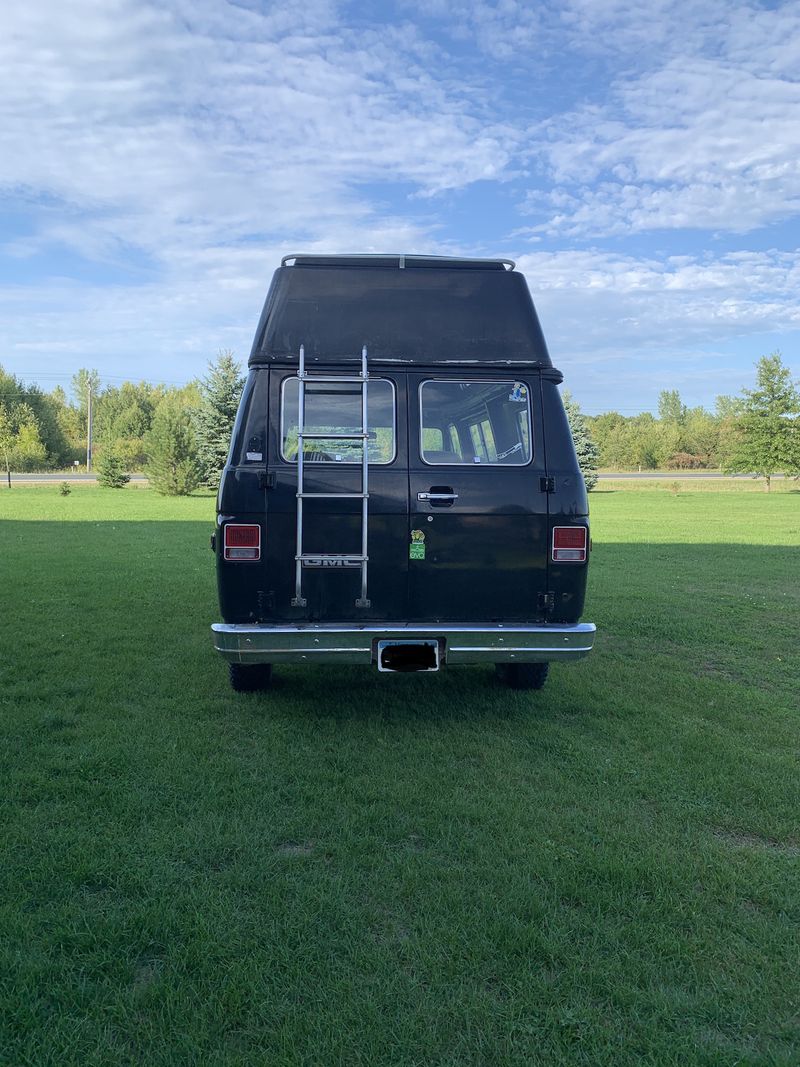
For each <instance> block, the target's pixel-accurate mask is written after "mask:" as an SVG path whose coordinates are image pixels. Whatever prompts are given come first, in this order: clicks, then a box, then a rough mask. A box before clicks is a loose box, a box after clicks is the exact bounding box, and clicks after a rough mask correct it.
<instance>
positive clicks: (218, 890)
mask: <svg viewBox="0 0 800 1067" xmlns="http://www.w3.org/2000/svg"><path fill="white" fill-rule="evenodd" d="M592 513H593V534H594V552H593V558H592V568H591V579H590V593H589V598H588V602H587V618H588V619H591V620H593V621H595V622H596V623H597V624H598V626H599V636H598V642H597V649H596V652H595V653H594V654H593V656H592V657H591V658H590V659H589V660H587V661H584V662H582V663H579V664H575V665H571V666H570V665H566V664H562V665H560V666H556V667H554V668H553V670H552V673H551V678H550V681H549V682H548V685H547V687H546V688H545V689H544V690H543V691H542V692H541V693H535V694H526V693H515V692H512V691H509V690H505V689H503V688H500V687H498V686H497V685H496V684H495V681H494V677H493V675H492V673H491V672H490V671H489V670H487V669H478V668H475V669H472V668H464V669H461V670H453V671H451V672H446V671H445V672H442V673H440V674H439V675H434V676H426V677H424V678H423V677H414V676H411V677H409V676H393V677H391V678H387V677H384V676H378V675H377V674H376V673H373V672H371V671H364V670H359V669H357V668H352V669H344V668H318V669H314V670H308V671H303V670H300V669H289V668H282V669H281V668H279V669H277V670H276V677H277V681H276V685H275V688H274V690H273V691H272V692H271V693H270V694H268V695H267V694H264V695H261V694H259V695H247V696H236V695H234V694H233V693H232V692H231V691H230V690H229V689H228V686H227V680H226V673H225V669H224V665H223V663H222V662H221V661H219V660H218V659H217V658H216V657H215V655H214V654H213V652H212V649H211V643H210V638H209V634H208V625H209V622H210V621H212V620H213V619H214V618H216V603H215V589H214V577H213V566H212V563H213V560H212V557H211V553H210V552H209V551H208V535H209V534H210V532H211V519H212V516H213V501H212V500H211V499H210V498H209V497H202V496H198V497H193V498H190V499H185V500H175V501H165V500H162V499H160V498H158V497H156V496H155V495H154V494H152V493H151V492H150V491H149V490H145V489H138V490H136V491H135V492H134V491H133V490H130V489H128V490H123V491H121V492H115V491H113V490H102V489H96V488H93V487H92V488H90V487H84V486H80V487H77V488H75V489H74V490H73V492H72V494H71V495H70V496H68V497H60V496H59V495H58V489H57V486H56V487H52V488H51V487H48V488H36V489H27V488H26V489H22V488H15V489H14V490H12V491H11V492H6V491H2V492H0V520H2V521H0V559H2V583H1V584H0V648H2V650H3V651H2V659H0V724H1V728H2V734H1V735H0V744H1V745H2V749H1V751H2V759H3V767H2V772H1V773H2V782H3V787H2V791H1V793H0V803H1V804H2V819H3V827H4V829H3V846H4V848H3V852H4V859H3V863H2V867H1V868H0V879H1V880H2V889H1V890H0V929H2V932H3V936H2V938H0V994H1V995H2V1000H1V1001H0V1016H1V1017H2V1022H0V1050H1V1051H0V1062H2V1063H3V1064H6V1063H7V1064H9V1065H13V1067H17V1065H23V1064H31V1065H36V1067H40V1065H50V1064H52V1065H58V1067H66V1065H72V1064H76V1065H81V1067H84V1065H95V1064H148V1065H151V1064H152V1065H160V1064H163V1065H167V1064H169V1065H175V1064H186V1065H190V1064H191V1065H196V1064H203V1065H204V1067H206V1065H213V1067H217V1065H219V1067H222V1065H234V1064H237V1065H238V1064H243V1065H252V1064H265V1065H270V1067H272V1065H279V1064H309V1065H312V1064H313V1065H326V1067H327V1065H334V1064H347V1065H351V1064H365V1065H376V1064H381V1065H383V1064H408V1065H411V1064H419V1065H429V1064H437V1065H438V1064H442V1065H443V1064H452V1065H459V1067H461V1065H481V1067H483V1065H495V1064H496V1065H506V1064H521V1065H522V1064H525V1065H528V1064H543V1065H548V1067H549V1065H553V1064H585V1065H587V1067H590V1065H591V1067H596V1065H605V1064H607V1065H614V1067H619V1065H627V1064H631V1065H633V1064H637V1065H638V1064H652V1065H663V1064H675V1065H678V1064H680V1065H682V1067H683V1065H692V1064H720V1065H723V1064H724V1065H729V1064H734V1063H738V1064H748V1065H749V1064H770V1065H778V1064H786V1065H788V1064H796V1063H797V1062H798V1059H799V1058H800V1054H799V1053H798V1049H800V1021H799V1019H798V1008H799V1000H800V998H799V997H798V982H797V974H798V962H799V961H800V937H799V936H798V931H799V930H800V836H799V835H798V810H800V806H799V805H800V788H799V787H798V775H797V753H798V741H800V731H799V730H798V708H797V704H798V700H797V697H798V692H800V678H799V677H798V661H797V633H798V618H799V617H800V610H799V609H800V591H799V590H798V581H797V574H798V563H797V560H798V550H797V546H798V544H800V496H798V495H793V494H790V493H781V494H775V495H771V496H769V497H767V496H766V494H750V493H742V494H735V493H724V492H722V493H717V492H702V493H679V494H678V495H672V494H670V493H664V492H663V491H654V492H649V493H648V492H644V491H637V492H636V493H625V492H616V493H615V492H607V491H606V492H601V493H598V494H593V495H592Z"/></svg>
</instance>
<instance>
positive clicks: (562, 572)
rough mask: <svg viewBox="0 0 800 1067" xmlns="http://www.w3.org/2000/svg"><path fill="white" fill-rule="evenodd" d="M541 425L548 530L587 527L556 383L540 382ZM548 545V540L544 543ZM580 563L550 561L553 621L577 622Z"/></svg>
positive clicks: (582, 587)
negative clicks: (548, 482) (547, 480)
mask: <svg viewBox="0 0 800 1067" xmlns="http://www.w3.org/2000/svg"><path fill="white" fill-rule="evenodd" d="M542 423H543V427H544V436H545V441H546V448H547V473H548V475H549V477H550V478H551V479H552V481H551V486H552V488H551V491H550V492H549V493H548V496H547V500H548V509H549V517H550V531H551V534H552V529H553V527H554V526H585V527H586V528H587V530H588V528H589V499H588V494H587V492H586V485H585V483H584V480H583V475H582V474H581V470H580V466H579V465H578V457H577V456H576V455H575V445H574V444H573V441H572V434H571V432H570V428H569V422H568V420H567V413H566V411H565V410H564V404H563V402H562V400H561V394H560V393H559V391H558V388H557V386H556V384H555V383H554V382H552V381H548V380H547V378H546V377H545V376H543V380H542ZM551 543H552V537H550V538H549V540H548V544H551ZM587 565H588V562H587V563H584V564H574V563H554V562H553V561H552V560H551V561H550V591H551V593H552V595H553V604H552V613H551V617H552V619H553V621H554V622H563V623H571V622H577V621H578V619H579V618H580V617H581V615H582V614H583V605H584V599H585V596H586V568H587Z"/></svg>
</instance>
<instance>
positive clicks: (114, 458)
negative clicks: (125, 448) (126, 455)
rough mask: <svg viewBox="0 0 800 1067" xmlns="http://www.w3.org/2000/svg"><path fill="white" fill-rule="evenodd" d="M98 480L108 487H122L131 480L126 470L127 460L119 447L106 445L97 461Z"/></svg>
mask: <svg viewBox="0 0 800 1067" xmlns="http://www.w3.org/2000/svg"><path fill="white" fill-rule="evenodd" d="M95 469H96V471H97V480H98V482H99V483H100V484H101V485H104V486H106V488H108V489H122V488H123V487H124V486H126V485H127V484H128V482H129V481H130V480H131V476H130V474H128V472H127V471H126V470H125V460H124V459H123V457H122V455H121V454H120V451H119V449H118V448H116V447H114V445H106V446H105V447H104V448H103V450H102V452H101V453H100V455H99V457H98V459H97V463H96V464H95Z"/></svg>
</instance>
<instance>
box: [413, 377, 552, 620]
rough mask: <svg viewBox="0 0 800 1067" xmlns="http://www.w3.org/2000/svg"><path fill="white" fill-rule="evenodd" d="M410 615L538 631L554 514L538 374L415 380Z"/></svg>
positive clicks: (544, 602)
mask: <svg viewBox="0 0 800 1067" xmlns="http://www.w3.org/2000/svg"><path fill="white" fill-rule="evenodd" d="M408 449H409V489H410V493H409V497H410V499H409V507H410V525H409V549H408V551H409V618H410V620H411V621H413V622H429V621H440V622H465V623H466V622H469V623H476V622H481V623H482V622H487V623H488V622H515V623H519V622H539V621H542V620H543V619H544V618H545V616H546V612H547V599H546V596H545V594H546V593H547V589H548V585H547V578H548V514H547V485H546V480H545V475H546V467H545V455H544V440H543V433H542V420H541V393H540V381H539V376H538V374H536V373H532V374H526V375H525V376H524V377H523V378H522V379H517V378H514V377H513V376H511V375H504V374H503V373H502V372H500V373H496V374H493V375H490V374H485V375H475V376H474V377H473V376H471V375H465V374H463V372H462V375H461V376H456V375H455V374H452V373H446V374H431V375H409V440H408Z"/></svg>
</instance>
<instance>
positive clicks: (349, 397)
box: [281, 378, 395, 463]
mask: <svg viewBox="0 0 800 1067" xmlns="http://www.w3.org/2000/svg"><path fill="white" fill-rule="evenodd" d="M305 395H306V404H305V430H306V431H307V432H308V433H314V434H318V433H330V434H348V433H361V386H360V385H359V384H358V383H349V382H342V383H339V382H307V383H306V390H305ZM297 405H298V381H297V378H287V379H286V381H285V382H284V383H283V402H282V405H281V451H282V453H283V458H284V459H286V460H289V461H290V462H292V461H294V460H296V459H297V414H298V408H297ZM394 407H395V404H394V387H393V385H392V383H391V382H390V381H387V380H386V379H384V378H370V380H369V385H368V387H367V429H368V432H369V439H368V442H367V444H368V448H367V452H368V456H369V462H370V463H391V462H392V460H393V459H394V447H395V446H394V436H395V434H394V424H395V417H394ZM361 459H362V452H361V442H360V441H341V440H336V439H335V438H330V439H326V438H317V437H315V438H313V439H312V440H307V441H305V444H304V449H303V460H304V461H305V462H307V463H360V462H361Z"/></svg>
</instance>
